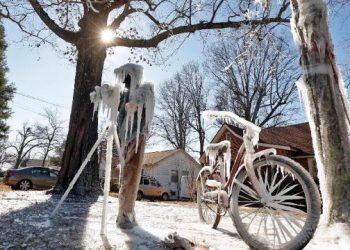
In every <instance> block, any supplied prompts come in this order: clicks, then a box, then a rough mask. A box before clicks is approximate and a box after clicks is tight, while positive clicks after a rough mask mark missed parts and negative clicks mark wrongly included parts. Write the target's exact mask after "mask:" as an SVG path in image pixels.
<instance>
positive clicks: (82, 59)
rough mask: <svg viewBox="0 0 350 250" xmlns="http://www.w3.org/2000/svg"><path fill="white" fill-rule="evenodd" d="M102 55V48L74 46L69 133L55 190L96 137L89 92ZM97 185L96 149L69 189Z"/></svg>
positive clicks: (60, 187) (97, 80) (81, 191)
mask: <svg viewBox="0 0 350 250" xmlns="http://www.w3.org/2000/svg"><path fill="white" fill-rule="evenodd" d="M105 58H106V51H105V48H98V47H97V48H94V47H93V46H91V47H90V46H89V44H87V45H86V46H83V47H82V48H79V49H78V61H77V66H76V75H75V84H74V94H73V104H72V110H71V115H70V122H69V132H68V136H67V141H66V146H65V150H64V154H63V159H62V168H61V171H60V176H59V179H58V182H57V184H56V187H55V189H56V190H57V191H60V192H62V191H64V190H65V189H66V188H67V187H68V185H69V183H70V181H71V180H72V179H73V177H74V175H75V174H76V172H77V170H78V169H79V167H80V165H81V163H82V162H83V161H84V159H85V158H86V156H87V154H88V152H89V151H90V149H91V148H92V146H93V145H94V143H95V142H96V140H97V116H95V117H94V119H92V117H93V105H92V104H91V103H90V92H92V91H94V88H95V86H96V85H100V84H101V77H102V70H103V64H104V60H105ZM98 188H99V170H98V162H97V152H95V154H94V155H93V156H92V158H91V160H90V162H89V163H88V164H87V166H86V168H85V170H84V171H83V173H82V174H81V176H80V178H79V180H78V182H77V184H76V185H75V187H74V189H73V192H74V193H77V194H84V193H85V192H91V191H97V190H98Z"/></svg>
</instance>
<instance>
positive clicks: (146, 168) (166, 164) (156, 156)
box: [143, 149, 201, 198]
mask: <svg viewBox="0 0 350 250" xmlns="http://www.w3.org/2000/svg"><path fill="white" fill-rule="evenodd" d="M200 168H201V165H200V164H199V163H198V162H197V161H196V160H194V159H193V158H192V157H191V156H190V155H189V154H188V153H187V152H186V151H185V150H183V149H175V150H166V151H158V152H150V153H146V154H145V155H144V160H143V174H144V175H150V176H154V177H155V178H156V179H157V180H158V181H159V183H160V184H161V185H162V186H165V187H168V188H169V189H170V192H171V198H183V197H185V198H189V194H188V191H189V190H188V189H189V187H188V185H189V182H188V178H187V176H190V177H193V179H194V178H195V177H196V176H197V174H198V172H199V170H200ZM185 190H186V192H185ZM181 196H183V197H181Z"/></svg>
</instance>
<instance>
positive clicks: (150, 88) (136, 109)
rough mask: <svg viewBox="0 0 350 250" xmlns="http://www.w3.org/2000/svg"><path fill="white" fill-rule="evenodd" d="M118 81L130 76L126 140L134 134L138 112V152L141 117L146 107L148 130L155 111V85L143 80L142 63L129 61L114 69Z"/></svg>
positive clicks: (120, 81) (145, 125)
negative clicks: (135, 118)
mask: <svg viewBox="0 0 350 250" xmlns="http://www.w3.org/2000/svg"><path fill="white" fill-rule="evenodd" d="M114 73H115V76H116V81H117V82H119V83H122V82H123V81H124V80H125V78H126V76H128V75H129V76H130V80H131V81H130V86H127V87H128V89H129V101H128V103H126V104H125V110H126V121H125V129H124V130H125V131H124V132H125V138H124V139H125V141H126V140H127V138H128V133H129V136H131V135H132V129H133V125H134V117H135V113H137V129H136V153H137V148H138V143H139V135H140V132H141V131H140V130H141V119H142V116H143V110H144V109H145V124H144V128H145V129H146V131H148V129H149V126H150V123H151V120H152V117H153V112H154V105H155V101H154V85H153V83H151V82H144V83H143V84H141V82H142V77H143V68H142V66H140V65H137V64H133V63H128V64H125V65H123V66H122V67H119V68H117V69H115V70H114Z"/></svg>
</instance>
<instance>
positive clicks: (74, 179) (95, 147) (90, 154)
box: [51, 128, 110, 216]
mask: <svg viewBox="0 0 350 250" xmlns="http://www.w3.org/2000/svg"><path fill="white" fill-rule="evenodd" d="M109 130H110V128H105V129H104V130H103V131H102V133H101V135H100V137H99V138H98V140H97V141H96V142H95V144H94V146H93V147H92V148H91V150H90V152H89V153H88V155H87V157H86V158H85V160H84V162H83V163H82V164H81V166H80V168H79V170H78V172H77V173H76V174H75V176H74V178H73V180H72V181H71V182H70V184H69V186H68V188H67V190H66V192H65V193H64V195H63V196H62V198H61V199H60V201H59V202H58V204H57V206H56V207H55V209H54V210H53V212H52V214H51V216H54V215H55V214H56V212H57V210H58V209H59V208H60V206H61V205H62V203H63V202H64V200H65V199H66V198H67V196H68V194H69V192H70V191H71V190H72V188H73V187H74V184H75V183H76V182H77V180H78V178H79V176H80V175H81V173H82V172H83V170H84V168H85V166H86V164H87V163H88V162H89V161H90V159H91V156H92V154H93V153H94V152H95V150H96V149H97V147H98V145H100V143H101V141H102V139H103V138H104V136H105V134H106V132H107V131H109Z"/></svg>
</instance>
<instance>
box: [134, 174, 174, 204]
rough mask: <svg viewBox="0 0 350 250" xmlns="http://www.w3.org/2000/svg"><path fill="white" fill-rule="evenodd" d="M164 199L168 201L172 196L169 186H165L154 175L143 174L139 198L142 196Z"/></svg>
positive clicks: (138, 193)
mask: <svg viewBox="0 0 350 250" xmlns="http://www.w3.org/2000/svg"><path fill="white" fill-rule="evenodd" d="M144 197H145V198H149V199H151V200H153V199H162V200H163V201H167V200H169V198H170V191H169V189H168V188H166V187H163V186H162V185H160V183H159V182H158V181H157V180H156V179H155V178H154V177H152V176H147V175H143V176H141V180H140V185H139V190H138V192H137V200H141V199H142V198H144Z"/></svg>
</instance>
